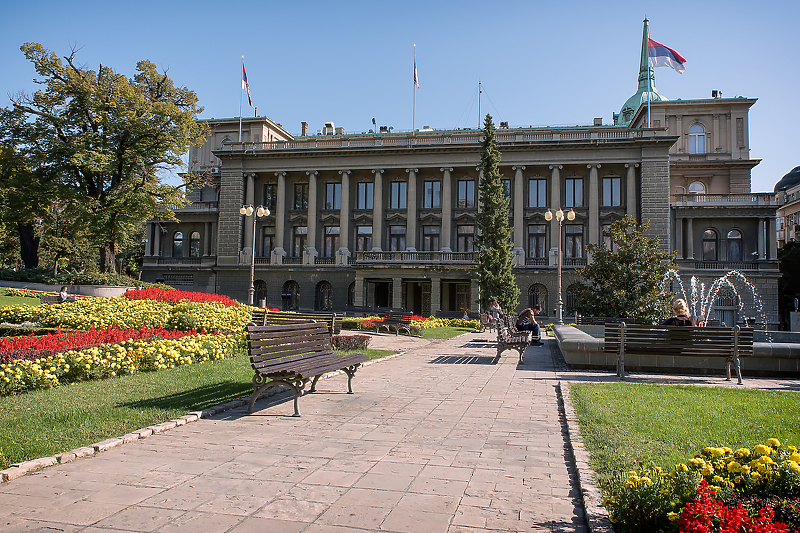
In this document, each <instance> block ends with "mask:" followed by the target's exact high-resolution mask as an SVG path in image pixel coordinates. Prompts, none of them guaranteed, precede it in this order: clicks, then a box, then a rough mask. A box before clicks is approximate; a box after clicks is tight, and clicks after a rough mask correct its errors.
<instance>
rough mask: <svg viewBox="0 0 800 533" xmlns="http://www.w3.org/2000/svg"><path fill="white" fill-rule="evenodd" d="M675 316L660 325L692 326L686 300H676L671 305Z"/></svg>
mask: <svg viewBox="0 0 800 533" xmlns="http://www.w3.org/2000/svg"><path fill="white" fill-rule="evenodd" d="M672 310H673V311H674V312H675V316H673V317H670V318H668V319H666V320H665V321H663V322H662V323H661V325H662V326H694V322H693V321H692V317H691V315H689V308H688V306H687V305H686V300H684V299H683V298H678V299H677V300H675V303H674V304H673V305H672Z"/></svg>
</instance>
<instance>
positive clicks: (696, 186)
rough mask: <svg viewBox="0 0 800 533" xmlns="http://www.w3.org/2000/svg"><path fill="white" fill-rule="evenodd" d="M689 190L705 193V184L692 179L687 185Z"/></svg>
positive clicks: (695, 192)
mask: <svg viewBox="0 0 800 533" xmlns="http://www.w3.org/2000/svg"><path fill="white" fill-rule="evenodd" d="M689 192H690V193H694V194H705V193H706V186H705V185H704V184H703V182H702V181H693V182H692V183H691V184H690V185H689Z"/></svg>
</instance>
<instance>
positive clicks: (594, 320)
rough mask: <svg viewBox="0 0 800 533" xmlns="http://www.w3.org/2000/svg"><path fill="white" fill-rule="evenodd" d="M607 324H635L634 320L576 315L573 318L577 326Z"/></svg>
mask: <svg viewBox="0 0 800 533" xmlns="http://www.w3.org/2000/svg"><path fill="white" fill-rule="evenodd" d="M609 322H615V323H620V322H625V323H626V324H635V323H636V319H635V318H612V317H607V316H583V315H578V316H576V317H575V323H576V324H578V325H579V326H602V325H603V324H608V323H609Z"/></svg>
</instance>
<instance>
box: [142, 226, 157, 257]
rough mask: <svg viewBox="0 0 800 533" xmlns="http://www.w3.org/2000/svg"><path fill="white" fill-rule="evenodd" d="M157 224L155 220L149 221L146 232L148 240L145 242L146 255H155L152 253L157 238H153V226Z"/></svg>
mask: <svg viewBox="0 0 800 533" xmlns="http://www.w3.org/2000/svg"><path fill="white" fill-rule="evenodd" d="M155 225H156V224H155V223H154V222H148V223H147V233H145V238H146V239H147V242H146V243H144V256H145V257H150V256H151V255H153V253H152V250H153V241H154V240H155V239H154V238H153V228H154V227H155Z"/></svg>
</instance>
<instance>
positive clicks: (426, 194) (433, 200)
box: [422, 181, 442, 209]
mask: <svg viewBox="0 0 800 533" xmlns="http://www.w3.org/2000/svg"><path fill="white" fill-rule="evenodd" d="M441 190H442V182H440V181H426V182H425V184H424V185H423V193H422V194H423V196H422V207H423V208H427V209H435V208H438V207H441V206H442V203H441Z"/></svg>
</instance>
